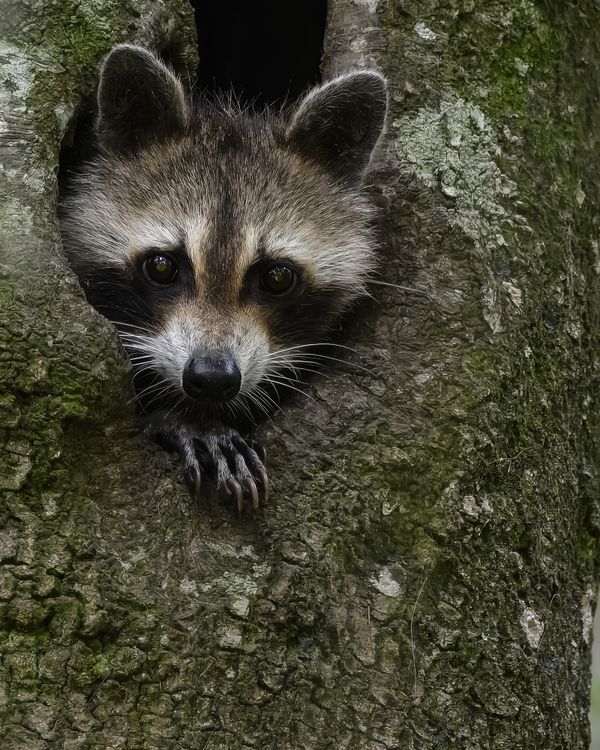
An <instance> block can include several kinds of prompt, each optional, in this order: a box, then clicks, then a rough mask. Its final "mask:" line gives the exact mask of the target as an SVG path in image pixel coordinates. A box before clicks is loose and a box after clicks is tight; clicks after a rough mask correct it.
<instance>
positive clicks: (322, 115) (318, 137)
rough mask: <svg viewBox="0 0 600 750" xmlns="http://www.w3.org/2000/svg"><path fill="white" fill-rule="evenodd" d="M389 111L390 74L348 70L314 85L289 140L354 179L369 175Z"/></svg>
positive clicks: (337, 172)
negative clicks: (321, 84) (386, 78)
mask: <svg viewBox="0 0 600 750" xmlns="http://www.w3.org/2000/svg"><path fill="white" fill-rule="evenodd" d="M386 112H387V84H386V80H385V78H384V77H383V76H382V75H381V74H380V73H377V72H375V71H372V70H365V71H355V72H353V73H346V74H345V75H342V76H340V77H339V78H334V79H333V80H332V81H329V82H328V83H326V84H324V85H323V86H319V87H317V88H315V89H313V90H312V91H310V92H309V93H308V94H307V95H306V97H305V98H304V99H303V100H302V101H301V103H300V105H299V106H298V108H297V109H296V112H295V113H294V115H293V116H292V120H291V122H290V124H289V125H288V128H287V136H288V139H289V142H290V143H291V144H292V145H293V146H295V147H296V148H298V149H299V150H300V151H301V152H302V153H303V154H305V155H306V156H309V157H310V158H314V159H317V160H318V161H319V162H321V163H322V164H324V165H325V166H326V167H327V168H328V169H329V170H331V171H332V172H333V173H334V175H335V176H336V177H338V178H339V179H341V180H342V181H344V182H346V183H350V184H353V183H354V184H355V183H357V182H359V181H360V180H361V178H362V176H363V173H364V171H365V169H366V168H367V165H368V164H369V160H370V158H371V154H372V152H373V149H374V148H375V144H376V143H377V139H378V138H379V136H380V135H381V133H382V131H383V126H384V124H385V115H386Z"/></svg>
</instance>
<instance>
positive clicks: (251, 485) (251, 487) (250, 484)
mask: <svg viewBox="0 0 600 750" xmlns="http://www.w3.org/2000/svg"><path fill="white" fill-rule="evenodd" d="M244 487H245V488H246V490H247V491H248V492H249V493H250V495H251V497H252V507H253V508H254V510H258V502H259V501H258V489H257V487H256V482H255V481H254V479H252V477H246V478H245V479H244Z"/></svg>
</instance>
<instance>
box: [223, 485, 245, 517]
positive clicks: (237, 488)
mask: <svg viewBox="0 0 600 750" xmlns="http://www.w3.org/2000/svg"><path fill="white" fill-rule="evenodd" d="M227 489H228V490H229V492H230V493H231V494H232V495H233V496H234V497H235V500H236V503H237V509H238V513H239V514H240V515H241V513H242V507H243V505H244V493H243V491H242V487H241V485H240V483H239V482H238V480H237V479H234V478H233V477H231V479H228V480H227Z"/></svg>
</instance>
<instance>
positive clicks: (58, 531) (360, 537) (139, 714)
mask: <svg viewBox="0 0 600 750" xmlns="http://www.w3.org/2000/svg"><path fill="white" fill-rule="evenodd" d="M8 5H9V6H10V5H11V4H10V3H8ZM480 6H481V7H486V9H485V10H482V9H480ZM3 15H4V16H5V18H4V23H5V24H6V25H7V27H8V28H7V29H6V39H7V41H6V42H5V43H3V45H2V51H1V53H0V85H1V88H0V97H1V101H2V105H3V107H2V110H3V119H4V121H5V122H4V123H3V125H2V127H0V139H1V140H0V143H1V146H2V149H3V151H2V158H1V163H2V167H3V169H2V171H1V173H0V179H1V181H2V187H1V188H0V190H1V194H2V202H1V205H2V209H1V213H0V231H1V232H2V236H3V249H2V256H1V259H0V261H1V262H0V310H1V312H0V315H1V318H0V322H1V326H0V415H1V416H0V425H1V429H0V438H1V439H2V445H3V451H2V454H1V455H0V489H1V490H2V492H3V495H2V501H1V505H0V511H1V515H0V523H1V527H0V559H1V560H2V563H3V566H2V568H1V569H0V639H1V646H0V653H1V656H2V663H1V672H0V675H1V677H0V711H1V714H0V715H1V724H2V726H1V728H0V736H2V738H3V739H2V743H1V744H2V747H3V748H4V749H5V750H25V749H26V750H46V749H48V750H49V749H50V748H65V750H75V749H82V750H88V749H89V750H92V749H94V750H104V749H105V748H110V749H112V748H123V749H127V750H134V749H135V750H138V749H142V748H143V749H144V750H146V749H151V748H152V749H154V748H156V750H159V749H160V750H169V749H172V750H196V749H198V750H204V749H205V748H208V749H209V750H217V749H218V750H229V749H231V750H239V748H261V750H271V749H272V750H325V749H326V748H331V749H332V750H334V749H335V750H338V749H340V748H348V749H352V750H358V749H359V748H360V749H361V750H363V749H364V750H366V749H368V750H371V749H373V750H376V749H380V748H381V749H383V748H385V749H387V750H392V749H397V750H406V749H407V748H433V747H436V748H437V747H439V748H460V750H475V749H476V748H477V749H479V748H494V749H499V748H507V749H510V750H513V749H515V748H532V749H533V748H544V750H551V749H552V748H556V749H557V750H558V748H560V749H561V750H564V748H586V747H587V746H588V743H589V735H588V720H587V711H588V702H589V657H590V634H591V624H592V612H593V604H594V591H595V586H596V582H597V540H598V533H599V531H600V514H599V509H598V497H599V493H598V482H597V473H596V472H597V454H596V448H595V445H594V431H596V433H597V430H598V418H597V410H596V406H597V404H596V398H597V395H598V394H597V378H598V362H597V352H598V343H599V342H598V336H597V333H598V310H599V295H598V277H599V275H600V252H599V249H598V239H597V238H598V227H597V224H598V219H597V207H598V205H599V204H598V179H597V173H598V171H599V169H600V149H599V147H598V144H597V134H599V133H600V97H599V91H600V87H599V80H600V73H599V70H600V49H599V41H600V32H599V30H598V29H599V28H600V11H599V10H598V8H597V4H596V3H595V2H592V0H581V2H579V3H577V4H575V3H564V2H559V1H558V0H545V2H540V1H538V2H533V1H530V0H519V2H515V0H498V1H497V2H496V3H493V4H491V3H488V4H479V3H475V2H472V0H421V2H412V0H333V2H331V3H330V11H329V16H330V17H329V25H328V32H327V38H326V46H325V72H326V74H333V73H335V72H336V71H338V70H343V69H347V68H348V67H356V66H360V65H364V64H367V65H372V64H376V65H377V66H379V67H381V68H382V69H383V70H384V72H385V73H386V74H387V75H388V77H389V81H390V90H391V105H392V106H391V110H392V111H391V116H390V119H389V125H388V133H387V137H386V142H385V143H384V144H383V148H382V156H381V159H380V162H379V164H377V165H376V167H375V169H374V171H373V173H372V183H373V190H374V191H375V193H376V194H377V196H378V200H379V202H380V204H381V207H382V222H381V224H382V246H383V249H382V260H381V265H380V275H379V276H378V282H377V283H376V284H374V285H373V287H372V293H373V297H374V300H372V301H369V303H368V304H366V305H364V306H363V307H362V309H361V310H360V311H358V313H357V314H355V315H354V316H352V322H351V323H348V324H347V326H346V329H347V330H346V334H345V338H344V343H345V344H347V345H348V346H351V347H352V348H353V350H354V351H353V352H352V353H349V355H348V357H347V360H348V364H347V365H346V366H342V367H340V368H339V369H338V370H336V371H333V372H331V373H329V375H328V377H319V378H317V379H316V380H315V381H314V383H313V385H312V386H311V387H310V388H309V391H308V393H309V395H310V396H311V397H312V398H299V399H298V400H297V401H296V402H295V403H292V404H291V405H289V406H288V407H287V408H286V409H284V410H283V411H282V412H280V413H279V414H277V415H276V416H275V417H274V418H273V420H272V422H269V423H268V424H267V425H266V426H265V427H264V428H263V430H262V434H261V438H262V440H263V443H264V444H265V445H266V447H267V449H268V451H269V459H270V460H269V469H270V474H271V476H272V477H273V482H274V490H273V492H272V496H271V499H270V501H269V503H268V505H266V506H265V508H264V509H263V510H262V511H261V512H260V513H259V514H258V516H257V517H256V518H255V519H253V520H252V519H247V518H245V519H242V520H241V521H238V520H237V519H236V518H235V516H234V515H232V514H231V513H230V512H229V511H228V510H225V509H223V508H221V507H219V505H218V504H216V503H214V504H211V505H209V506H208V507H200V508H198V507H193V506H192V504H191V503H190V501H189V499H188V497H187V493H186V491H185V488H184V486H183V484H182V482H181V481H180V477H179V470H178V466H177V464H176V462H174V461H171V460H170V458H169V457H168V456H167V455H166V454H164V453H163V452H161V451H160V450H159V449H158V448H155V447H153V446H151V445H148V444H146V443H145V442H144V441H143V439H142V438H141V437H140V435H139V434H138V431H137V429H136V427H135V421H134V415H133V412H132V411H131V408H130V407H127V406H126V402H127V400H128V398H130V395H131V393H130V386H129V384H128V381H129V374H128V370H127V364H126V360H125V357H124V355H123V354H122V352H121V351H120V348H119V346H118V344H117V339H116V335H115V333H114V332H113V331H112V329H111V327H110V326H109V325H108V324H107V323H106V322H105V321H103V320H102V319H101V318H100V317H99V316H98V315H97V314H96V313H94V311H93V310H91V309H90V308H89V307H88V306H87V304H86V303H85V302H84V300H83V298H82V295H81V293H80V292H79V290H78V287H77V284H76V282H75V280H74V277H73V275H72V273H71V272H70V271H68V270H67V266H66V263H65V260H64V258H63V257H62V255H61V249H60V243H59V240H58V232H57V227H56V219H55V203H56V188H55V173H56V167H57V161H58V151H59V144H60V141H61V138H62V136H63V134H64V133H65V130H66V128H67V124H68V122H69V120H70V119H71V116H72V114H73V112H74V109H75V107H77V106H78V104H79V103H80V102H82V101H83V100H84V99H85V97H86V96H88V95H89V94H90V92H92V91H93V88H94V85H95V72H96V66H97V63H98V61H99V59H100V58H101V56H102V55H103V54H104V53H105V52H106V51H107V50H108V49H109V48H110V47H111V45H112V44H113V43H115V42H116V41H123V40H126V39H128V40H134V41H138V42H141V43H143V44H147V45H149V46H151V47H154V48H163V49H168V50H169V51H170V52H171V54H172V53H173V50H175V52H176V54H177V56H178V57H179V58H181V59H182V60H188V61H189V60H190V59H191V57H190V54H191V53H190V50H191V49H192V45H193V31H192V19H191V13H190V12H189V9H187V7H186V3H185V2H184V1H183V0H162V2H158V1H157V0H141V2H136V3H132V4H128V3H118V2H115V1H114V0H94V1H93V2H92V0H78V1H77V2H76V1H75V0H63V1H62V2H54V3H49V2H48V3H34V2H32V0H22V2H19V3H15V4H13V5H12V6H11V7H8V8H6V4H5V11H4V12H3ZM249 64H251V61H249ZM387 284H397V285H400V287H399V288H396V287H394V286H386V285H387ZM363 368H364V369H363Z"/></svg>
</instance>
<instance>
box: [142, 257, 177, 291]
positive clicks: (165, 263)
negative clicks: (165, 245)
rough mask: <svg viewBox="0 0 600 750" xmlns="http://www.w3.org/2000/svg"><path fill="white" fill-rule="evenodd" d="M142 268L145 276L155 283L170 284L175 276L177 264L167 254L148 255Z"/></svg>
mask: <svg viewBox="0 0 600 750" xmlns="http://www.w3.org/2000/svg"><path fill="white" fill-rule="evenodd" d="M142 269H143V271H144V274H145V275H146V278H147V279H149V280H150V281H153V282H154V283H155V284H170V283H171V282H172V281H173V279H174V278H175V276H177V266H176V265H175V261H174V260H173V259H172V258H169V256H168V255H160V254H156V255H150V256H149V257H148V258H146V260H145V261H144V263H143V265H142Z"/></svg>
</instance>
